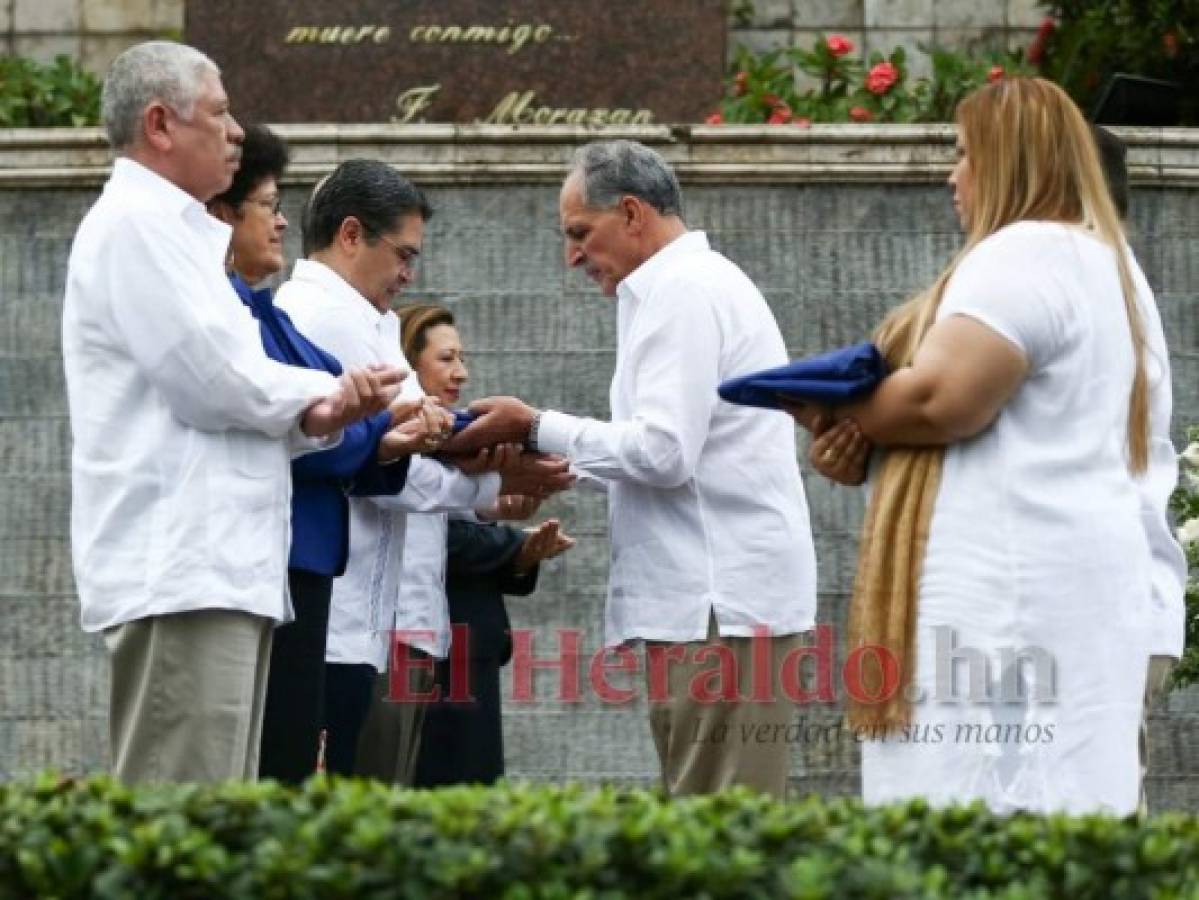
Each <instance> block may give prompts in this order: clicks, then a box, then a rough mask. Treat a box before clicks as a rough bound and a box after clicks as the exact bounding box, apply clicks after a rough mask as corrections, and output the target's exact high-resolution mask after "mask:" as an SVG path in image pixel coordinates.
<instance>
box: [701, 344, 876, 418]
mask: <svg viewBox="0 0 1199 900" xmlns="http://www.w3.org/2000/svg"><path fill="white" fill-rule="evenodd" d="M886 375H887V363H886V361H885V360H884V359H883V355H882V353H880V352H879V349H878V347H876V346H874V344H872V343H870V342H869V341H863V342H862V343H860V344H854V345H853V346H851V347H841V348H840V349H838V350H830V351H829V352H828V353H821V354H820V355H818V356H809V357H807V358H805V359H797V360H794V361H793V362H789V363H787V365H785V366H779V367H778V368H776V369H764V370H762V371H761V372H754V373H752V374H750V375H740V376H738V377H737V378H730V379H728V380H727V381H725V382H722V383H721V385H720V387H718V388H717V389H716V390H717V392H718V393H719V394H720V397H721V399H722V400H727V401H728V402H729V403H739V404H741V405H742V406H760V407H762V408H763V409H779V408H780V407H779V401H778V397H777V395H778V394H783V395H784V396H786V397H788V398H793V399H795V400H797V401H800V402H803V401H807V402H809V403H822V404H837V403H845V402H846V401H849V400H853V399H855V398H857V397H861V396H862V395H864V394H868V393H870V392H871V391H872V390H874V388H875V386H876V385H878V383H879V382H880V381H882V380H883V378H885V377H886Z"/></svg>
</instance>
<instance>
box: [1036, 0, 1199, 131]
mask: <svg viewBox="0 0 1199 900" xmlns="http://www.w3.org/2000/svg"><path fill="white" fill-rule="evenodd" d="M1042 5H1043V6H1045V7H1046V8H1047V9H1048V10H1049V13H1050V15H1049V16H1048V17H1047V18H1046V19H1045V21H1044V22H1042V24H1041V28H1040V30H1039V31H1038V32H1037V36H1036V37H1035V38H1034V39H1033V42H1032V44H1031V45H1030V46H1029V48H1028V60H1029V62H1031V63H1034V64H1035V65H1038V66H1040V69H1041V72H1042V74H1044V75H1045V76H1046V77H1048V78H1052V79H1053V80H1054V81H1056V82H1058V83H1059V84H1060V85H1062V87H1064V88H1065V89H1066V90H1067V91H1069V92H1070V95H1071V96H1072V97H1073V98H1074V99H1075V100H1076V101H1078V103H1079V105H1080V106H1082V108H1083V109H1084V110H1090V109H1091V108H1092V107H1093V106H1094V103H1095V101H1096V99H1097V98H1098V96H1099V92H1100V91H1101V90H1102V89H1103V85H1104V83H1105V82H1106V81H1107V78H1108V76H1109V75H1111V74H1113V73H1115V72H1124V73H1128V74H1132V75H1146V76H1149V77H1151V78H1161V79H1165V80H1167V81H1176V82H1178V83H1179V84H1181V85H1182V109H1181V116H1182V121H1181V122H1180V123H1179V124H1183V125H1196V124H1199V3H1195V2H1193V0H1057V2H1046V3H1043V4H1042Z"/></svg>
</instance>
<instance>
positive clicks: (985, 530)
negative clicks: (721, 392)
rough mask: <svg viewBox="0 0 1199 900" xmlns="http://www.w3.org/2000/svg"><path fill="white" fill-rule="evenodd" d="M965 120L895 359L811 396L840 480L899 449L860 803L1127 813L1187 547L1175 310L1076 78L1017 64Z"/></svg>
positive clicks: (871, 558) (857, 602)
mask: <svg viewBox="0 0 1199 900" xmlns="http://www.w3.org/2000/svg"><path fill="white" fill-rule="evenodd" d="M957 119H958V146H957V150H958V157H959V158H958V162H957V165H956V166H955V168H954V170H953V174H952V176H951V177H950V184H951V186H952V187H953V190H954V204H955V207H956V208H957V210H958V214H959V216H960V217H961V220H962V223H963V227H964V230H965V232H966V243H965V246H964V248H963V249H962V251H961V252H960V253H959V254H958V255H957V257H956V258H955V259H954V260H953V261H952V262H951V263H950V265H949V266H948V268H947V269H946V270H945V272H943V273H942V275H941V276H940V277H939V278H938V280H937V281H936V283H935V284H934V285H933V286H932V287H931V288H930V289H929V290H928V291H927V292H925V293H923V294H921V295H919V296H918V297H916V298H915V299H913V300H911V301H909V302H908V303H907V304H905V305H904V306H902V307H900V308H898V309H897V310H895V311H894V312H893V313H892V314H891V315H890V316H889V317H888V318H887V320H886V321H884V323H883V324H882V326H880V328H879V330H878V332H877V334H876V341H877V342H878V343H879V345H880V347H881V348H882V349H883V351H884V353H886V355H887V357H888V360H889V361H890V362H891V364H892V367H893V368H894V370H895V371H894V373H893V374H892V375H891V376H890V377H888V378H887V379H886V380H885V381H884V382H883V383H882V384H881V385H880V387H879V388H878V390H877V391H876V392H875V393H874V394H873V395H872V396H871V397H870V398H869V399H868V400H866V401H864V402H860V403H856V404H851V405H849V406H846V407H842V408H840V409H838V410H836V411H834V412H833V413H831V414H830V413H829V412H827V411H823V410H814V409H812V408H811V407H791V408H790V411H791V412H792V414H793V415H795V416H796V418H797V419H799V420H800V421H801V423H803V424H805V425H806V426H808V427H809V428H812V429H813V430H814V431H815V433H817V434H818V435H819V437H818V438H817V442H816V446H815V450H816V452H817V454H818V458H820V459H821V460H823V461H824V462H825V463H827V465H828V467H829V470H830V472H839V473H840V474H841V475H842V476H844V477H842V478H840V480H843V481H847V482H852V481H854V480H855V479H857V480H860V477H861V476H862V475H863V471H862V470H863V468H864V459H865V456H866V450H867V448H868V447H869V446H870V445H871V444H873V445H876V446H879V447H883V448H886V450H885V452H884V453H882V454H880V458H879V459H878V460H877V464H876V465H875V466H874V467H873V468H872V479H871V482H872V483H871V504H870V509H869V511H868V513H867V518H866V522H865V525H864V528H863V539H862V548H861V551H860V559H859V570H858V577H857V580H856V582H855V585H854V596H853V600H852V602H851V609H850V635H849V644H850V649H851V651H852V650H853V648H855V647H864V646H867V645H873V648H874V649H870V650H867V651H863V652H861V653H859V655H858V656H856V657H854V659H853V662H854V665H855V666H860V669H859V668H854V667H853V666H851V671H855V672H860V673H861V677H860V678H851V679H850V683H849V684H848V685H847V688H848V691H849V693H850V699H849V707H850V714H849V717H850V723H851V725H852V726H853V727H854V728H855V730H856V733H857V736H858V737H859V738H860V739H862V781H863V795H864V798H865V799H866V801H867V802H871V803H879V802H887V801H890V800H897V799H903V798H908V797H915V796H921V797H925V798H927V799H928V800H930V801H931V802H933V803H951V802H959V801H962V802H964V801H969V800H976V799H981V800H983V801H985V802H986V803H987V804H988V806H990V807H991V808H992V809H994V810H996V811H1000V812H1006V811H1010V810H1014V809H1029V810H1037V811H1065V812H1071V813H1083V812H1097V811H1104V812H1110V813H1115V814H1128V813H1131V812H1133V811H1135V809H1136V808H1137V802H1138V789H1139V768H1138V757H1137V733H1138V728H1139V724H1140V721H1141V700H1142V694H1143V689H1144V678H1145V670H1146V660H1147V655H1148V649H1147V648H1148V645H1149V641H1150V636H1149V634H1148V627H1149V626H1148V623H1149V621H1150V619H1151V611H1152V610H1151V605H1152V603H1153V598H1152V596H1151V595H1152V590H1151V582H1152V578H1153V566H1154V556H1155V549H1154V548H1153V545H1154V544H1155V542H1156V543H1158V544H1160V543H1161V542H1163V541H1165V542H1171V541H1172V540H1173V539H1172V537H1171V536H1170V534H1169V530H1168V528H1167V526H1166V511H1165V498H1166V496H1167V495H1168V485H1170V484H1172V483H1173V479H1174V478H1175V476H1176V462H1175V456H1174V451H1173V447H1172V446H1171V445H1170V439H1169V417H1170V376H1169V366H1168V360H1167V356H1166V345H1165V341H1164V338H1163V335H1162V328H1161V322H1160V319H1159V317H1158V313H1157V310H1156V308H1155V306H1154V302H1153V297H1152V294H1151V292H1150V290H1149V288H1148V285H1147V284H1146V282H1145V279H1144V276H1143V275H1142V274H1141V272H1140V270H1139V269H1138V268H1137V266H1136V263H1135V261H1134V260H1133V258H1132V255H1131V253H1130V252H1129V251H1128V248H1127V245H1126V244H1125V242H1124V237H1123V234H1122V231H1121V227H1120V223H1119V220H1118V218H1117V214H1116V212H1115V210H1114V208H1113V205H1112V202H1111V200H1110V198H1109V195H1108V192H1107V189H1106V186H1105V184H1104V180H1103V174H1102V170H1101V168H1100V164H1099V161H1098V157H1097V153H1096V149H1095V145H1094V142H1093V139H1092V136H1091V132H1090V130H1089V127H1088V126H1087V124H1086V122H1085V121H1084V119H1083V117H1082V115H1081V114H1080V113H1079V111H1078V109H1077V107H1076V106H1075V105H1074V104H1073V102H1072V101H1071V100H1070V99H1069V98H1068V97H1067V96H1066V95H1065V94H1064V93H1063V92H1062V91H1061V89H1060V88H1058V87H1056V86H1055V85H1053V84H1051V83H1049V82H1046V81H1043V80H1041V79H1026V78H1009V79H1003V80H1001V81H999V82H997V83H995V84H992V85H988V86H986V87H984V88H983V89H981V90H979V91H978V92H976V93H975V94H973V95H971V96H970V97H968V98H967V99H966V100H965V101H964V102H963V103H962V104H961V105H960V107H959V110H958V115H957ZM1151 482H1152V483H1156V484H1158V485H1161V484H1165V485H1167V489H1166V490H1165V491H1162V490H1156V491H1153V490H1147V489H1146V488H1145V485H1146V484H1148V483H1151Z"/></svg>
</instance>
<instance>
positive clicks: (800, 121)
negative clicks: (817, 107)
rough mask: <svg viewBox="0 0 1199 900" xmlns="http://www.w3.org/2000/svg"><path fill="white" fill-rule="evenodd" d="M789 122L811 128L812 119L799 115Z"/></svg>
mask: <svg viewBox="0 0 1199 900" xmlns="http://www.w3.org/2000/svg"><path fill="white" fill-rule="evenodd" d="M791 124H792V125H798V126H799V127H800V128H811V127H812V120H811V119H809V118H808V117H807V116H799V117H798V118H795V119H792V120H791Z"/></svg>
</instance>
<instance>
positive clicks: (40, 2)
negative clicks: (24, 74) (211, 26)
mask: <svg viewBox="0 0 1199 900" xmlns="http://www.w3.org/2000/svg"><path fill="white" fill-rule="evenodd" d="M183 8H184V4H183V0H0V52H2V53H4V54H9V53H15V54H19V55H21V56H31V57H33V58H35V59H41V60H50V59H53V58H54V57H55V56H57V55H58V54H60V53H65V54H66V55H68V56H70V57H72V58H74V59H78V60H80V61H81V62H82V63H83V65H84V66H86V67H87V68H88V69H91V70H92V71H93V72H97V73H101V74H102V73H103V72H104V71H105V70H106V69H107V68H108V64H109V63H110V62H112V61H113V60H114V59H115V58H116V57H117V55H118V54H119V53H120V52H121V51H122V50H124V49H125V48H126V47H129V46H131V45H132V44H136V43H138V42H139V41H144V40H149V39H150V38H156V37H173V38H178V37H179V36H180V35H181V34H182V33H183Z"/></svg>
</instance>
